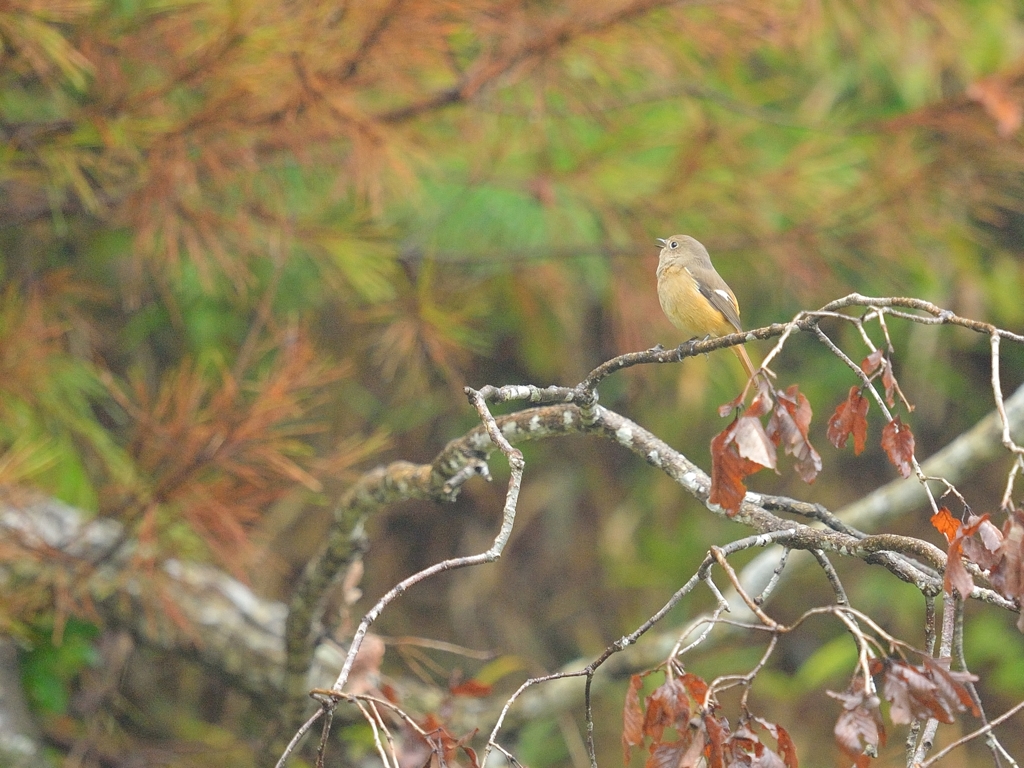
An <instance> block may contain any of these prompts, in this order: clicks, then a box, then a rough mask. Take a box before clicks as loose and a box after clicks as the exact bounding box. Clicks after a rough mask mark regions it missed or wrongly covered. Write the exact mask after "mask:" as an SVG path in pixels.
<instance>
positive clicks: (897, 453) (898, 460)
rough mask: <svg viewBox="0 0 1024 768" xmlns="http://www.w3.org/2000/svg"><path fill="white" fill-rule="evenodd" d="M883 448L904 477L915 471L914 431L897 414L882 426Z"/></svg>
mask: <svg viewBox="0 0 1024 768" xmlns="http://www.w3.org/2000/svg"><path fill="white" fill-rule="evenodd" d="M882 448H883V449H884V450H885V453H886V455H887V456H888V457H889V461H891V462H892V463H893V466H895V467H896V469H897V470H899V473H900V475H902V476H903V477H904V478H908V477H910V475H911V474H913V472H914V466H913V459H914V433H913V432H911V431H910V427H908V426H907V425H906V424H904V423H903V422H902V421H900V417H899V416H897V417H896V418H894V419H893V420H892V421H890V422H889V423H888V424H886V425H885V426H884V427H883V428H882Z"/></svg>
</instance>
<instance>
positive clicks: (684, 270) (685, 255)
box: [658, 235, 754, 378]
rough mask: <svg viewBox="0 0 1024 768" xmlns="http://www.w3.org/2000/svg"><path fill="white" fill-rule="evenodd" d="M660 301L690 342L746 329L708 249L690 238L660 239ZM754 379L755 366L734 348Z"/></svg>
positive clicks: (746, 356) (741, 352) (673, 237)
mask: <svg viewBox="0 0 1024 768" xmlns="http://www.w3.org/2000/svg"><path fill="white" fill-rule="evenodd" d="M658 242H659V243H661V244H662V245H663V246H664V247H663V248H662V249H661V255H660V256H659V257H658V301H660V302H661V308H662V309H663V310H664V312H665V314H666V315H667V316H668V319H669V320H671V321H672V325H674V326H675V327H676V328H678V329H679V330H680V331H682V332H683V335H685V336H686V338H687V339H694V338H696V339H704V338H708V337H715V336H725V335H726V334H729V333H736V332H737V331H741V330H743V329H742V328H741V327H740V305H739V303H738V302H737V301H736V295H735V294H734V293H733V292H732V289H730V288H729V286H728V284H727V283H726V282H725V280H723V279H722V276H721V275H719V274H718V272H716V271H715V268H714V266H713V265H712V264H711V257H710V256H709V255H708V251H707V248H705V247H704V246H703V245H701V244H700V243H699V242H697V241H696V240H694V239H693V238H692V237H690V236H688V235H672V237H669V238H667V239H665V240H662V239H661V238H658ZM732 351H733V352H735V353H736V357H738V358H739V359H740V362H741V363H743V368H744V370H746V372H747V376H749V377H751V378H753V376H754V365H753V363H751V362H750V356H749V355H747V351H746V350H745V349H744V348H743V347H742V346H736V347H732Z"/></svg>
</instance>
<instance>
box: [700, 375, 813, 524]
mask: <svg viewBox="0 0 1024 768" xmlns="http://www.w3.org/2000/svg"><path fill="white" fill-rule="evenodd" d="M741 397H742V395H741ZM736 406H737V401H733V402H731V403H726V404H725V405H723V406H722V407H721V408H719V413H722V414H723V415H724V414H725V413H728V412H729V411H730V410H732V409H733V408H735V407H736ZM768 413H771V414H772V415H771V417H770V418H769V420H768V425H767V428H765V427H764V426H762V425H761V421H760V419H761V417H762V416H764V415H766V414H768ZM810 425H811V406H810V403H808V401H807V398H806V397H804V395H803V394H802V393H801V392H800V391H799V389H798V388H797V386H796V385H795V384H794V385H793V386H791V387H789V388H788V389H786V390H785V391H783V390H781V389H779V390H774V391H772V390H771V389H770V388H769V387H768V386H767V385H766V384H763V383H762V384H760V385H759V390H758V393H757V395H756V396H755V397H754V400H753V401H752V402H751V404H750V406H749V407H748V408H747V409H746V410H745V411H744V412H743V414H742V415H741V416H738V417H737V418H736V419H735V420H734V421H733V423H732V424H730V425H729V426H728V427H726V428H725V429H724V430H723V431H722V432H720V433H719V434H718V435H716V436H715V437H714V439H712V441H711V495H710V498H709V501H710V502H711V503H712V504H718V505H719V506H720V507H722V508H723V509H725V510H726V511H727V512H729V513H730V514H735V513H736V512H737V511H739V508H740V504H741V503H742V502H743V495H744V494H745V493H746V490H747V487H746V485H745V484H744V482H743V480H744V478H746V477H747V476H749V475H752V474H754V473H755V472H760V471H761V470H762V469H765V468H768V469H775V467H776V464H777V461H778V459H777V455H776V450H775V449H776V448H777V447H779V446H782V448H783V449H784V451H785V452H786V454H787V455H789V456H792V457H793V458H794V459H795V465H794V466H795V468H796V471H797V474H799V475H800V477H801V479H803V480H804V482H807V483H812V482H814V479H815V478H816V477H817V476H818V472H820V471H821V456H819V455H818V452H817V451H816V450H815V449H814V446H813V445H811V441H810V438H809V437H808V434H807V432H808V430H809V429H810Z"/></svg>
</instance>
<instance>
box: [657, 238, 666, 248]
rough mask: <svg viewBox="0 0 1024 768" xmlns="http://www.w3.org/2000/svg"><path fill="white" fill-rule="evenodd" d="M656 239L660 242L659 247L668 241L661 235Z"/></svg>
mask: <svg viewBox="0 0 1024 768" xmlns="http://www.w3.org/2000/svg"><path fill="white" fill-rule="evenodd" d="M657 240H658V242H659V243H661V247H662V248H664V247H665V246H666V245H668V241H667V240H666V239H665V238H663V237H659V238H657Z"/></svg>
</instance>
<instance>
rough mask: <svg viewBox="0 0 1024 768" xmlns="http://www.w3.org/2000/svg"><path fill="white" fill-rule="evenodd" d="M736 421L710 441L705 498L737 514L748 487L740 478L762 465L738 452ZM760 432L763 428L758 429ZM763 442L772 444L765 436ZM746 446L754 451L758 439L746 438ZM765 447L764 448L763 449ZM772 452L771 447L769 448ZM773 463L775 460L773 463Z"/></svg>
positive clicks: (758, 423) (761, 467)
mask: <svg viewBox="0 0 1024 768" xmlns="http://www.w3.org/2000/svg"><path fill="white" fill-rule="evenodd" d="M753 422H754V423H755V424H757V427H758V428H760V427H761V424H760V422H758V421H757V419H753ZM738 423H739V420H737V421H734V422H733V423H732V424H731V425H729V426H728V427H727V428H726V429H725V430H724V431H722V432H721V433H719V434H718V435H716V436H715V437H714V439H713V440H712V441H711V494H710V496H709V498H708V500H709V501H710V502H711V503H712V504H717V505H718V506H720V507H721V508H722V509H724V510H725V511H726V512H728V513H729V514H730V515H734V514H736V513H737V512H738V511H739V509H740V504H742V503H743V496H744V495H745V494H746V492H747V486H746V485H744V483H743V479H744V478H745V477H747V476H748V475H752V474H754V473H755V472H760V471H761V470H762V469H764V467H765V465H763V464H759V463H758V462H756V461H752V460H751V459H748V458H745V457H743V456H741V455H740V450H739V446H738V445H737V443H736V440H735V433H736V429H737V424H738ZM761 432H762V434H763V433H764V430H763V429H761ZM764 440H765V442H767V443H768V445H769V446H771V441H769V440H768V436H767V435H765V436H764ZM746 441H747V443H748V446H747V449H748V450H749V451H750V452H754V451H753V446H756V445H757V438H756V437H755V438H751V437H749V435H748V436H747V438H746ZM765 450H766V449H765ZM772 453H774V447H772ZM772 466H774V463H773V464H772Z"/></svg>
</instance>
